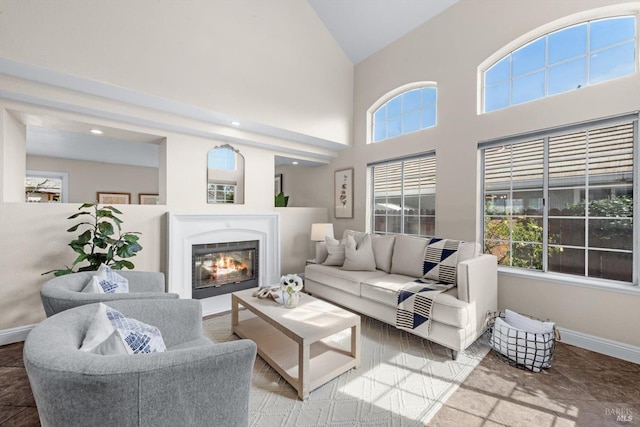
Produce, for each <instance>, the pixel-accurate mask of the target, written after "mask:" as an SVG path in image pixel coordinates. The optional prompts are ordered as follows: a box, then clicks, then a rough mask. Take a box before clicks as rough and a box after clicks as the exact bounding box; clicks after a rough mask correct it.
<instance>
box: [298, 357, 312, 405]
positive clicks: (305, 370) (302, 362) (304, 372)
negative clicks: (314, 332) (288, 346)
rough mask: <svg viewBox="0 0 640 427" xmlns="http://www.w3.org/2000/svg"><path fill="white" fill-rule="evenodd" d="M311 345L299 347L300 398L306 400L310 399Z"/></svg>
mask: <svg viewBox="0 0 640 427" xmlns="http://www.w3.org/2000/svg"><path fill="white" fill-rule="evenodd" d="M309 349H310V346H309V345H304V344H300V346H299V347H298V397H299V398H300V399H302V400H305V399H307V398H308V397H309V377H308V374H309Z"/></svg>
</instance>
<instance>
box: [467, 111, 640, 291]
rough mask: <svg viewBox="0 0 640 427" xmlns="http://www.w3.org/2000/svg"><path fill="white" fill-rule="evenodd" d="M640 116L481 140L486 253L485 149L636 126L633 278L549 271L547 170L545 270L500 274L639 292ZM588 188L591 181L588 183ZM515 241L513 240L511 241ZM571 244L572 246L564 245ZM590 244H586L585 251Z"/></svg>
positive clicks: (481, 222) (546, 184) (481, 227)
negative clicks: (583, 132)
mask: <svg viewBox="0 0 640 427" xmlns="http://www.w3.org/2000/svg"><path fill="white" fill-rule="evenodd" d="M639 119H640V115H639V112H638V111H634V112H631V113H627V114H622V115H618V116H612V117H606V118H601V119H596V120H589V121H585V122H580V123H574V124H570V125H565V126H558V127H553V128H548V129H544V130H539V131H534V132H529V133H524V134H518V135H512V136H506V137H501V138H496V139H492V140H486V141H480V142H478V155H479V156H480V160H481V167H480V171H479V173H480V176H479V180H480V192H479V206H480V209H479V234H478V242H481V244H482V250H483V253H484V251H485V212H486V210H485V194H486V191H487V189H486V180H485V167H486V164H485V154H484V150H485V149H488V148H495V147H498V146H502V145H517V144H521V143H526V142H530V141H533V140H538V139H547V138H553V137H556V136H561V135H567V134H571V133H575V132H581V131H585V130H587V129H598V128H603V127H608V126H615V125H621V124H628V123H632V126H633V172H632V175H633V185H632V194H633V202H632V206H633V212H634V214H633V216H632V217H631V220H632V221H633V228H632V233H633V236H632V281H631V282H626V281H618V280H613V279H604V278H598V277H593V276H591V277H589V276H580V275H576V274H570V273H560V272H553V271H548V265H547V263H548V259H547V258H548V257H547V250H548V245H549V242H548V238H547V236H548V217H549V210H550V209H551V207H550V206H549V189H550V188H551V186H550V184H549V182H548V175H547V174H546V173H545V176H544V178H543V183H542V186H543V188H542V191H543V212H542V216H543V217H544V219H543V227H544V231H543V235H544V240H543V242H542V245H543V249H544V254H543V269H542V270H534V269H526V268H520V267H513V266H507V265H498V271H500V272H501V273H505V274H507V275H511V276H518V277H532V278H536V279H537V280H547V281H551V282H554V283H563V284H569V285H576V286H583V287H591V288H597V289H603V288H604V289H609V290H615V291H620V292H625V293H633V294H637V293H639V291H640V256H639V254H640V182H639V181H638V180H639V178H640V163H639V162H640V147H639V140H640V137H639V135H638V131H639V125H638V122H639ZM543 162H544V168H545V170H548V166H549V156H548V153H547V152H545V153H544V158H543ZM586 185H587V187H588V186H589V184H588V183H587V184H586ZM511 241H512V240H510V242H511ZM564 246H570V245H564ZM589 248H590V247H585V250H587V249H589Z"/></svg>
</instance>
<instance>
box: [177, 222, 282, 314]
mask: <svg viewBox="0 0 640 427" xmlns="http://www.w3.org/2000/svg"><path fill="white" fill-rule="evenodd" d="M167 236H168V239H167V283H168V291H169V292H175V293H177V294H178V295H180V298H187V299H188V298H191V264H192V258H191V247H192V246H193V245H201V244H207V243H222V242H231V241H233V242H240V241H250V240H257V241H258V242H259V279H258V280H259V285H260V286H263V285H269V284H273V283H277V282H278V281H279V279H280V216H279V214H278V213H263V214H257V213H256V214H253V213H249V214H246V213H239V214H228V213H225V214H211V213H173V212H168V213H167ZM221 297H224V298H221ZM214 299H215V304H213V305H215V306H216V307H218V308H215V309H214V308H211V309H207V308H206V307H208V306H211V305H212V304H211V301H206V300H214ZM206 300H201V301H202V303H203V314H205V315H208V314H213V313H214V312H219V311H225V310H227V309H230V308H231V297H230V296H229V295H221V296H220V297H212V298H207V299H206ZM227 300H228V301H227ZM227 302H228V307H229V308H227Z"/></svg>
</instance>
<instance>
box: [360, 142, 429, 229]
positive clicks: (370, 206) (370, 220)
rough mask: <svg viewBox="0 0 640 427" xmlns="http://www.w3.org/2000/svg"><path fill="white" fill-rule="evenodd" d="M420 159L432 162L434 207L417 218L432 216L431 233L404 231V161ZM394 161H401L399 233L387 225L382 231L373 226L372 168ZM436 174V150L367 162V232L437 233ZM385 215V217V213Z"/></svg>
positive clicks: (373, 189) (374, 198)
mask: <svg viewBox="0 0 640 427" xmlns="http://www.w3.org/2000/svg"><path fill="white" fill-rule="evenodd" d="M422 159H432V160H433V162H434V173H433V180H434V184H433V187H434V191H433V198H434V209H433V214H429V215H422V214H420V213H419V214H418V219H420V218H422V217H433V235H430V234H424V235H423V234H407V233H406V232H405V231H406V230H405V218H406V216H407V215H406V214H405V212H404V210H405V209H404V197H405V181H404V178H405V174H404V165H405V163H406V162H410V161H413V160H422ZM394 163H402V178H401V179H402V187H401V190H400V195H399V197H400V198H401V200H402V203H403V206H402V207H401V214H400V225H401V227H400V230H401V232H400V233H394V232H389V231H388V227H387V230H385V231H384V232H382V231H376V229H375V228H376V226H375V219H376V210H375V206H376V197H375V179H374V174H375V171H374V168H375V167H379V166H384V165H389V164H394ZM436 174H437V162H436V152H435V151H428V152H424V153H418V154H415V155H411V156H405V157H399V158H393V159H387V160H383V161H379V162H374V163H370V164H367V176H368V191H367V197H368V198H369V203H368V209H369V212H368V215H367V222H368V224H367V229H368V230H369V232H370V233H371V234H379V235H407V236H418V237H427V238H428V237H434V236H436V235H437V233H436V214H437V209H436V206H435V203H436V195H437V181H436ZM385 217H387V215H385Z"/></svg>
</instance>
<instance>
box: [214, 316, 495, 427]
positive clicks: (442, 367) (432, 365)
mask: <svg viewBox="0 0 640 427" xmlns="http://www.w3.org/2000/svg"><path fill="white" fill-rule="evenodd" d="M247 315H250V313H248V312H247V311H246V310H242V311H241V312H240V316H241V318H242V317H243V316H247ZM203 324H204V333H205V335H206V336H208V337H209V338H210V339H211V340H213V341H214V342H224V341H232V340H237V339H238V337H237V336H235V335H234V334H232V333H231V315H230V314H229V313H227V314H223V315H218V316H214V317H208V318H207V319H205V320H204V322H203ZM361 334H362V344H361V350H362V353H361V365H360V367H359V368H358V369H352V370H350V371H348V372H346V373H344V374H342V375H340V376H339V377H338V378H335V379H334V380H332V381H330V382H328V383H327V384H325V385H324V386H322V387H320V388H318V389H316V390H314V391H312V392H311V395H310V397H309V399H307V400H305V401H301V400H299V399H298V397H297V393H296V391H295V390H294V389H293V387H291V386H290V385H289V384H288V383H287V382H286V381H284V380H283V379H282V377H280V375H279V374H278V373H277V372H276V371H275V370H273V369H272V368H271V367H270V366H269V365H267V364H266V363H265V362H264V361H263V360H262V359H261V358H260V356H258V357H257V358H256V363H255V366H254V369H253V379H252V385H251V396H250V400H249V425H250V426H251V427H275V426H297V427H305V426H309V427H311V426H394V427H395V426H424V425H426V424H427V423H428V422H429V420H430V419H431V418H432V417H433V415H434V414H435V413H436V412H437V411H438V410H439V409H440V408H441V407H442V404H443V403H444V402H445V401H446V400H447V398H449V396H451V395H452V394H453V392H454V391H455V390H456V389H457V388H458V386H459V385H460V384H461V383H462V382H463V381H464V379H465V378H466V377H467V375H469V373H471V371H473V369H474V368H475V367H476V366H477V365H478V364H479V363H480V361H481V360H482V358H483V357H484V356H485V355H486V354H487V352H488V351H489V346H488V344H487V340H486V339H480V340H478V341H476V343H474V344H472V345H471V346H470V347H469V348H467V350H466V351H464V352H461V353H460V355H459V356H458V360H456V361H454V360H451V356H450V353H448V352H447V350H446V349H445V348H444V347H442V346H440V345H438V344H434V343H431V342H429V341H426V340H424V339H422V338H419V337H417V336H415V335H412V334H409V333H407V332H404V331H400V330H398V329H396V328H394V327H392V326H389V325H387V324H385V323H382V322H379V321H377V320H374V319H371V318H369V317H366V316H362V330H361ZM332 339H333V340H335V341H336V342H340V343H342V344H343V345H344V346H345V348H348V347H349V344H348V343H349V332H348V331H345V332H344V333H341V334H338V335H336V336H334V337H332Z"/></svg>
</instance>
